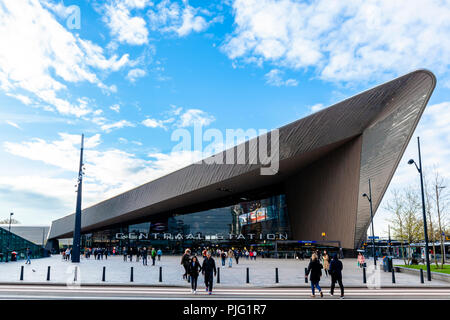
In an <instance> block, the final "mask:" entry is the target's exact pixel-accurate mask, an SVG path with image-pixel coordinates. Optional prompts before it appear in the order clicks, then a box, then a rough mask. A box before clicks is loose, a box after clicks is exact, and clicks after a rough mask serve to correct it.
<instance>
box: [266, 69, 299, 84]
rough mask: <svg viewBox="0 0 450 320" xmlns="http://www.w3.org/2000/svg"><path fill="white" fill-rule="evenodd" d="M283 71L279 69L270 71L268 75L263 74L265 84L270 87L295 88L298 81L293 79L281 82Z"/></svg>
mask: <svg viewBox="0 0 450 320" xmlns="http://www.w3.org/2000/svg"><path fill="white" fill-rule="evenodd" d="M283 75H284V71H281V70H279V69H272V70H270V71H269V72H268V73H266V74H265V76H264V77H265V78H266V83H267V84H269V85H271V86H276V87H281V86H286V87H296V86H297V85H298V81H297V80H295V79H287V80H283Z"/></svg>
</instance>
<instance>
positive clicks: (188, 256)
mask: <svg viewBox="0 0 450 320" xmlns="http://www.w3.org/2000/svg"><path fill="white" fill-rule="evenodd" d="M190 261H191V250H189V249H186V250H185V251H184V254H183V256H182V257H181V265H182V266H183V268H184V274H183V279H185V280H186V279H187V276H188V275H187V274H188V268H189V262H190Z"/></svg>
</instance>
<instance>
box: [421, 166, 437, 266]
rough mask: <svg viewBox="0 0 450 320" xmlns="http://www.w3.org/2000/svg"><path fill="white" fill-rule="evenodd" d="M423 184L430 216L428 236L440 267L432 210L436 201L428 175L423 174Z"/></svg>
mask: <svg viewBox="0 0 450 320" xmlns="http://www.w3.org/2000/svg"><path fill="white" fill-rule="evenodd" d="M423 184H424V189H425V203H426V214H427V218H428V221H427V222H428V228H427V229H428V238H429V239H430V240H431V243H432V246H433V256H434V263H435V264H436V267H438V261H437V255H436V232H435V229H434V228H433V216H432V212H433V209H434V203H433V190H432V188H431V187H432V186H431V185H430V184H429V183H428V176H427V175H425V174H424V176H423Z"/></svg>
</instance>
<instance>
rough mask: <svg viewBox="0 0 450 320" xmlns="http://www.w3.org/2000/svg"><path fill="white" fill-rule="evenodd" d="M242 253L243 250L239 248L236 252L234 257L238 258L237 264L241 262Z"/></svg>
mask: <svg viewBox="0 0 450 320" xmlns="http://www.w3.org/2000/svg"><path fill="white" fill-rule="evenodd" d="M240 255H241V251H240V250H239V249H237V250H236V251H235V252H234V259H236V264H239V258H240Z"/></svg>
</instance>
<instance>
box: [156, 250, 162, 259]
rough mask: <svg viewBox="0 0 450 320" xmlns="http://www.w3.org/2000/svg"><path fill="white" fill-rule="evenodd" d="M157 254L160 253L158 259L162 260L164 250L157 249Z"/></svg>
mask: <svg viewBox="0 0 450 320" xmlns="http://www.w3.org/2000/svg"><path fill="white" fill-rule="evenodd" d="M156 254H157V255H158V261H161V256H162V250H161V249H158V251H156Z"/></svg>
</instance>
